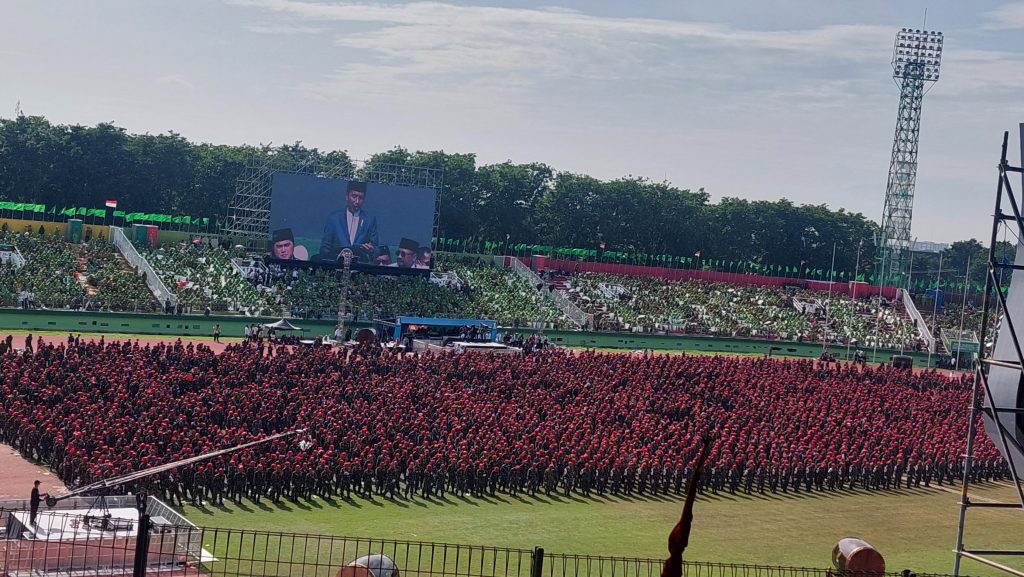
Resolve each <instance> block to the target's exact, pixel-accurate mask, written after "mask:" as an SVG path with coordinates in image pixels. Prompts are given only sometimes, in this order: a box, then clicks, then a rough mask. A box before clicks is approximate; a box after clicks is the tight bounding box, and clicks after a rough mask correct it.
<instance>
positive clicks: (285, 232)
mask: <svg viewBox="0 0 1024 577" xmlns="http://www.w3.org/2000/svg"><path fill="white" fill-rule="evenodd" d="M282 240H290V241H292V242H295V236H294V235H293V234H292V229H290V228H279V229H277V230H275V231H274V243H279V242H281V241H282Z"/></svg>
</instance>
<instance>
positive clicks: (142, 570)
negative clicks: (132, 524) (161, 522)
mask: <svg viewBox="0 0 1024 577" xmlns="http://www.w3.org/2000/svg"><path fill="white" fill-rule="evenodd" d="M146 499H147V496H146V494H145V493H138V494H136V495H135V501H136V503H137V505H138V508H139V529H138V532H137V533H136V534H135V564H134V565H133V566H132V577H146V562H147V561H148V558H149V512H147V511H146Z"/></svg>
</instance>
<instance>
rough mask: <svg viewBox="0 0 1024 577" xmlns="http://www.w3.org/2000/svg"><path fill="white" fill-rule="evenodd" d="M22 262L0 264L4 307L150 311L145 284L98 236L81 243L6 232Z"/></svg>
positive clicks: (0, 298)
mask: <svg viewBox="0 0 1024 577" xmlns="http://www.w3.org/2000/svg"><path fill="white" fill-rule="evenodd" d="M0 238H2V239H3V240H4V241H5V242H10V243H11V244H12V245H13V246H14V247H16V248H17V250H18V252H20V253H21V255H22V257H23V258H24V263H23V265H22V266H18V265H17V264H16V263H14V262H12V261H5V262H3V263H0V303H2V304H3V305H6V306H20V307H22V308H36V307H45V308H50V309H75V310H115V311H146V312H149V311H152V310H154V307H155V306H156V301H155V300H154V298H153V295H152V293H151V292H150V291H149V289H148V288H147V287H146V284H145V281H144V280H143V279H142V278H141V277H140V276H139V275H138V274H136V272H135V271H134V270H133V269H132V268H131V266H130V265H128V263H127V262H126V261H124V259H123V258H121V256H120V254H119V253H118V251H117V249H116V248H115V247H114V246H113V245H112V244H111V243H110V242H109V241H108V240H106V239H104V238H102V237H99V236H97V237H96V238H90V239H89V240H87V241H85V242H82V243H69V242H65V240H64V239H63V237H62V236H60V235H56V234H45V233H44V234H30V233H15V234H11V233H2V234H0Z"/></svg>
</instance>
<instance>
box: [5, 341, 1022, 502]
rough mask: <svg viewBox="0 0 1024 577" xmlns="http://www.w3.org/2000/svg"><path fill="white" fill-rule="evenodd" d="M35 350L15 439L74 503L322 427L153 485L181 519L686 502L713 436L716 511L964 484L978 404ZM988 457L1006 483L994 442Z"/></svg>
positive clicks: (623, 363) (789, 379) (458, 362)
mask: <svg viewBox="0 0 1024 577" xmlns="http://www.w3.org/2000/svg"><path fill="white" fill-rule="evenodd" d="M25 340H26V342H25V346H24V349H25V350H24V352H20V351H18V350H16V349H20V348H22V343H21V342H20V339H19V342H13V341H12V339H11V338H8V339H7V340H6V341H5V342H0V397H2V398H4V399H5V402H4V403H3V404H2V405H0V440H2V441H3V442H6V443H9V444H11V445H12V446H14V447H15V448H16V449H17V450H19V451H20V452H21V453H22V454H23V455H25V456H29V457H33V458H38V459H41V460H42V461H43V462H45V463H47V464H48V465H49V466H50V467H51V468H52V469H53V470H54V471H55V472H56V473H57V474H58V475H59V476H60V478H61V479H62V480H63V481H64V482H65V483H66V484H68V485H69V486H71V487H76V486H80V485H82V484H83V483H88V482H92V481H96V480H98V479H104V478H109V477H111V476H114V475H118V474H123V473H127V472H131V471H137V470H142V469H145V468H147V467H151V466H154V465H158V464H162V463H166V462H170V461H174V460H177V459H181V458H185V457H192V456H194V455H197V454H200V453H203V452H207V451H211V450H214V449H220V448H223V447H227V446H231V445H234V444H238V443H241V442H246V441H250V440H254V439H258V438H262V437H264V436H267V435H270V434H274V433H279V432H282V431H289V430H293V429H296V428H305V429H307V431H306V432H305V433H303V434H300V435H298V436H295V437H290V438H282V439H278V440H275V441H272V442H270V443H267V444H266V445H263V446H260V447H256V448H252V449H247V450H245V451H243V452H240V453H236V454H233V455H230V456H224V457H220V458H217V459H215V460H212V461H209V462H205V463H202V464H198V465H194V466H189V467H187V468H184V469H182V470H179V471H174V472H167V473H163V474H161V475H160V476H158V477H154V478H151V479H149V480H148V481H146V484H147V486H146V487H145V488H146V489H147V490H150V491H152V492H154V493H156V494H163V495H164V496H165V497H166V498H168V499H169V500H171V501H172V502H174V503H175V504H180V503H181V502H182V501H183V500H191V501H193V502H203V501H205V500H213V501H222V500H224V499H239V498H241V497H243V496H246V495H247V496H249V497H250V498H252V499H259V498H261V497H268V498H270V499H273V500H278V499H281V498H293V499H301V498H307V497H310V496H312V495H319V496H322V497H331V496H337V495H341V496H343V497H347V496H349V495H351V494H353V493H358V494H362V495H365V496H370V495H383V496H386V497H389V498H391V497H393V498H401V497H403V496H411V495H413V494H416V495H419V496H423V497H427V498H431V497H439V496H443V495H445V494H446V493H455V494H458V495H477V496H479V495H485V494H494V493H495V492H505V493H510V494H516V493H519V492H523V493H530V494H536V493H542V492H543V493H551V492H554V491H558V492H560V493H563V494H573V493H576V494H580V495H583V496H588V495H592V494H617V495H638V494H639V495H648V494H652V493H653V494H658V493H669V492H679V491H680V490H681V488H682V485H683V482H684V480H685V479H686V478H687V477H688V474H689V472H690V468H691V467H692V466H693V464H694V462H695V459H696V456H697V452H698V450H699V447H700V445H701V439H702V438H703V437H704V436H705V435H712V436H713V439H714V440H713V445H712V450H711V453H710V456H709V459H708V463H707V470H706V475H705V477H704V480H703V482H702V485H701V489H702V490H705V491H729V492H734V493H736V492H743V493H769V492H771V493H774V492H800V491H812V492H830V491H844V490H851V489H858V490H860V489H865V490H886V489H896V488H898V487H903V486H911V485H917V486H919V485H922V484H923V485H929V484H931V483H936V484H946V483H955V482H956V481H957V477H958V476H959V475H960V473H961V470H960V462H961V461H962V459H961V454H962V452H963V439H964V437H965V431H966V429H967V422H966V421H967V415H968V411H967V410H966V409H967V405H968V403H967V400H968V397H969V395H970V391H971V387H970V382H969V381H968V380H967V379H966V378H949V377H947V376H945V375H944V374H940V373H936V372H929V371H925V372H919V373H913V372H911V371H907V370H899V369H895V368H892V367H886V366H882V367H877V368H870V367H869V368H863V367H858V366H854V365H852V364H837V363H829V364H821V363H817V362H814V361H810V360H777V359H767V358H756V359H755V358H728V357H711V356H682V355H678V356H669V355H659V356H652V355H620V354H599V353H592V352H587V353H566V352H560V351H545V352H538V353H534V354H531V355H523V356H516V357H508V356H502V357H497V356H489V355H454V354H441V355H431V354H423V355H398V354H394V353H391V352H387V351H384V350H382V349H380V348H379V347H370V346H366V347H362V348H357V349H355V350H352V351H339V350H332V349H330V348H327V347H316V348H288V347H267V346H264V345H263V344H256V343H251V342H248V343H241V344H232V345H229V346H228V347H227V349H226V350H225V352H223V353H222V354H219V355H215V354H214V353H213V351H212V350H210V349H209V348H208V347H205V346H203V345H201V344H200V345H195V346H194V345H193V344H188V345H182V344H181V343H180V342H179V343H177V344H157V345H151V344H146V345H140V344H139V343H137V342H136V343H134V344H133V343H129V342H125V343H117V344H103V343H102V341H101V342H99V343H97V342H88V343H87V342H84V341H80V340H78V339H75V338H72V337H70V336H69V338H68V342H67V343H66V344H65V343H59V344H42V343H41V342H38V341H36V342H33V340H32V338H31V336H29V337H27V338H26V339H25ZM975 456H976V463H978V468H977V469H976V470H975V471H976V475H977V477H976V479H975V480H981V479H992V478H998V477H1002V476H1003V475H1004V474H1005V470H1004V468H1003V465H1002V461H1001V459H1000V457H999V455H998V453H997V451H996V449H995V447H994V445H993V444H992V443H991V442H990V441H989V439H988V438H987V437H985V436H981V437H979V444H978V447H977V453H976V455H975ZM139 488H140V487H137V486H133V487H122V488H121V489H124V490H133V489H134V490H137V489H139Z"/></svg>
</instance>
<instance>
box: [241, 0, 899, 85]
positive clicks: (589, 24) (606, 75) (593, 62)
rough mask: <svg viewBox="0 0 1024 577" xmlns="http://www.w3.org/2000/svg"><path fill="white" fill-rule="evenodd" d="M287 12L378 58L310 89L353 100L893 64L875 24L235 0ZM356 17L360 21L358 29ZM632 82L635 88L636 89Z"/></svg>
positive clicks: (749, 78) (887, 32)
mask: <svg viewBox="0 0 1024 577" xmlns="http://www.w3.org/2000/svg"><path fill="white" fill-rule="evenodd" d="M230 1H231V3H232V4H236V5H242V6H247V7H251V8H258V9H262V10H265V11H270V12H273V13H276V14H280V15H284V16H287V17H289V18H295V19H303V20H306V21H309V22H316V23H317V24H318V25H326V24H327V23H335V24H336V25H338V26H339V28H341V27H344V28H345V30H346V31H345V32H340V31H339V33H338V35H337V37H336V40H335V44H336V45H337V46H339V47H341V48H344V49H346V50H349V51H361V52H363V53H365V54H366V55H368V56H369V57H370V58H369V59H367V58H355V59H354V60H355V61H356V63H353V64H347V65H344V66H341V67H340V68H338V69H337V70H335V71H333V72H332V73H330V74H329V75H328V77H327V78H326V79H324V80H322V81H317V82H311V83H308V84H307V85H305V86H303V87H302V89H303V90H304V91H305V92H307V93H308V94H316V95H319V96H321V97H324V98H327V99H330V98H331V95H332V94H335V95H339V96H340V95H341V93H340V92H339V91H346V93H345V94H344V98H345V99H346V100H350V99H351V98H352V96H353V94H352V92H353V87H355V86H359V87H363V88H366V89H369V90H371V91H372V92H373V94H374V96H375V97H381V96H387V95H389V94H398V93H401V92H404V91H409V90H416V91H418V92H421V93H423V92H426V93H439V94H444V95H446V96H448V97H453V98H461V97H466V99H469V98H480V97H484V98H497V97H506V98H509V99H516V97H517V95H521V93H522V91H523V90H526V89H528V88H530V87H532V86H538V85H543V84H544V83H546V82H549V81H554V80H561V81H565V80H569V81H573V80H575V81H580V82H595V83H597V82H606V83H607V82H612V81H621V82H622V83H621V84H619V85H618V86H617V87H616V89H618V88H619V87H626V88H627V89H637V86H638V85H641V84H643V83H644V82H651V81H652V80H653V79H662V80H664V79H678V80H686V81H691V84H690V88H692V89H695V88H696V87H697V83H696V82H693V81H702V82H706V83H707V84H708V85H710V86H714V85H715V83H716V82H740V83H750V82H755V81H757V79H760V82H764V81H766V80H767V81H771V78H770V75H765V74H764V71H765V70H767V69H770V68H771V67H778V66H779V63H780V62H782V63H783V64H782V65H783V66H796V67H799V66H821V65H823V64H824V63H831V64H832V65H835V64H836V63H837V62H838V63H840V65H842V66H845V67H858V66H863V65H864V64H865V63H872V62H877V61H879V60H881V61H882V62H887V61H888V54H889V50H890V49H891V43H892V40H891V38H892V30H891V29H889V28H886V27H880V26H869V25H841V26H822V27H818V28H813V29H808V30H793V31H758V30H746V29H740V28H735V27H732V26H728V25H724V24H717V23H708V22H687V21H678V20H666V19H652V18H611V17H599V16H593V15H588V14H584V13H581V12H578V11H574V10H567V9H556V8H533V9H527V8H515V9H513V8H500V7H482V6H456V5H453V4H447V3H442V2H427V1H421V2H412V3H407V4H397V5H384V4H375V3H360V2H338V3H315V2H301V1H296V0H230ZM352 24H357V25H358V26H356V27H355V29H353V26H352ZM631 82H633V83H634V84H633V85H632V86H631V84H630V83H631Z"/></svg>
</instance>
